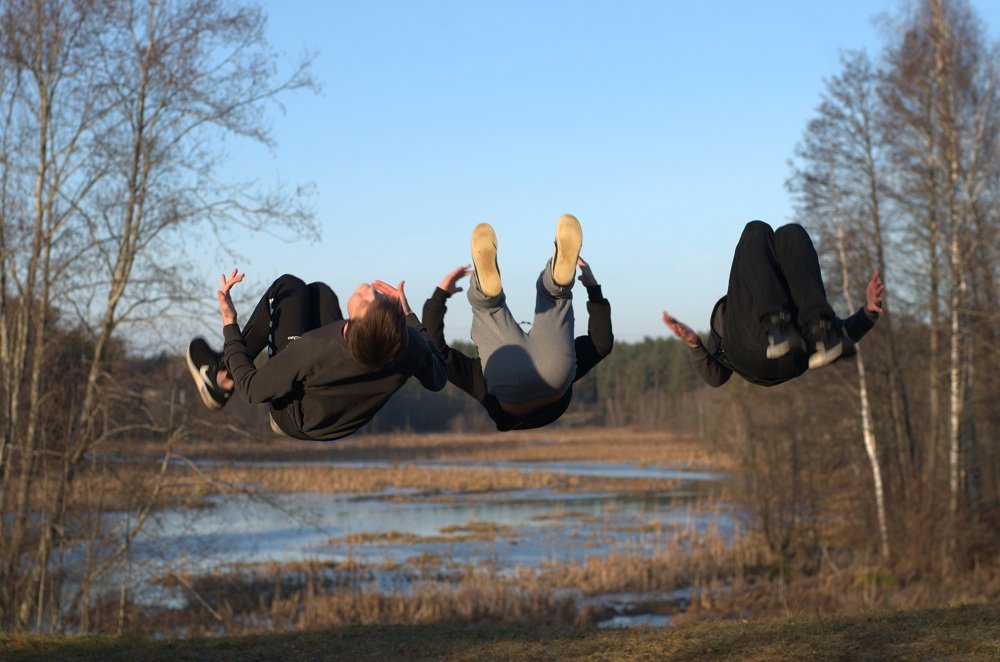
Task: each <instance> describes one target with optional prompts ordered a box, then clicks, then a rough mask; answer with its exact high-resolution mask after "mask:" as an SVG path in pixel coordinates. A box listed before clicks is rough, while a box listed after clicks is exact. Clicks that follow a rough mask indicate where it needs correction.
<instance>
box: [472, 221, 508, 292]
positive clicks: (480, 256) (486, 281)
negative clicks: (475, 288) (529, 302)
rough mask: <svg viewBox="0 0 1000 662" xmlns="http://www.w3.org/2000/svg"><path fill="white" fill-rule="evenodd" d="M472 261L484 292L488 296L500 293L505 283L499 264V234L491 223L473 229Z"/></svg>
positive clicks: (481, 224)
mask: <svg viewBox="0 0 1000 662" xmlns="http://www.w3.org/2000/svg"><path fill="white" fill-rule="evenodd" d="M472 263H473V264H474V265H475V267H476V279H477V280H478V281H479V289H480V290H482V292H483V294H485V295H486V296H488V297H495V296H497V295H498V294H500V292H501V291H502V290H503V283H501V282H500V267H498V266H497V235H496V233H495V232H493V228H492V227H490V224H489V223H480V224H479V225H477V226H476V229H475V230H473V231H472Z"/></svg>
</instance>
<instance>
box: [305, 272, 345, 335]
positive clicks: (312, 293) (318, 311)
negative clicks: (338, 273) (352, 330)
mask: <svg viewBox="0 0 1000 662" xmlns="http://www.w3.org/2000/svg"><path fill="white" fill-rule="evenodd" d="M307 291H308V293H309V328H310V329H318V328H319V327H321V326H326V325H327V324H330V323H331V322H338V321H340V320H342V319H344V314H343V313H342V312H341V311H340V300H339V299H337V295H336V294H334V292H333V290H332V289H330V286H329V285H327V284H326V283H319V282H317V283H309V285H308V286H307Z"/></svg>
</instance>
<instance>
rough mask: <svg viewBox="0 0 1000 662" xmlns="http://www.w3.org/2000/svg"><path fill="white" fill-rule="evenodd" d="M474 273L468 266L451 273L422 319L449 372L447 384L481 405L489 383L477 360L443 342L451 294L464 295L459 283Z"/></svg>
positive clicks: (427, 303)
mask: <svg viewBox="0 0 1000 662" xmlns="http://www.w3.org/2000/svg"><path fill="white" fill-rule="evenodd" d="M470 273H471V271H470V268H469V265H465V266H461V267H458V268H456V269H454V270H452V271H451V272H449V273H448V275H446V276H445V277H444V278H443V279H442V280H441V284H440V285H438V286H437V287H436V288H434V293H433V294H431V296H430V298H429V299H427V301H425V302H424V310H423V319H424V324H425V325H426V327H427V332H428V334H429V336H430V338H431V342H432V343H434V346H435V347H436V348H437V350H438V351H439V352H441V355H442V356H443V357H444V364H445V367H446V368H447V370H448V381H450V382H451V383H452V384H454V385H455V386H457V387H458V388H460V389H462V390H463V391H465V392H466V393H468V394H469V395H471V396H472V397H473V398H475V399H476V400H478V401H479V402H482V401H483V399H484V398H485V397H486V380H485V379H484V378H483V369H482V365H481V364H480V362H479V359H478V358H472V357H470V356H466V355H465V354H463V353H462V352H459V351H458V350H456V349H454V348H452V347H449V346H448V343H447V342H446V341H445V338H444V316H445V313H447V312H448V305H447V301H448V299H449V298H450V297H451V295H452V294H454V293H456V292H461V291H462V288H461V287H459V286H458V282H459V281H460V280H461V279H462V278H464V277H465V276H467V275H469V274H470Z"/></svg>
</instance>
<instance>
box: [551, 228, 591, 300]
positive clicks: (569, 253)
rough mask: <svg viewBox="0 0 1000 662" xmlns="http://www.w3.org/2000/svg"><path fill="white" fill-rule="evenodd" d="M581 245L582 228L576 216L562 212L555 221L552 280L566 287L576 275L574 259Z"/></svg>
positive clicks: (578, 255)
mask: <svg viewBox="0 0 1000 662" xmlns="http://www.w3.org/2000/svg"><path fill="white" fill-rule="evenodd" d="M582 246H583V228H581V227H580V221H578V220H576V216H572V215H570V214H564V215H563V216H562V217H561V218H560V219H559V222H558V223H556V252H555V254H553V256H552V280H554V281H555V283H556V285H559V286H560V287H566V286H567V285H569V284H570V283H572V282H573V278H574V277H575V276H576V260H577V258H579V257H580V248H581V247H582Z"/></svg>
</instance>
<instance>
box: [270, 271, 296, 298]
mask: <svg viewBox="0 0 1000 662" xmlns="http://www.w3.org/2000/svg"><path fill="white" fill-rule="evenodd" d="M267 291H268V295H267V296H268V297H270V298H274V299H283V298H285V297H286V296H288V295H290V294H291V293H293V292H298V293H304V292H305V291H306V284H305V282H304V281H303V280H302V279H301V278H299V277H298V276H293V275H291V274H284V275H282V276H278V278H276V279H275V280H274V282H273V283H271V287H269V288H268V290H267Z"/></svg>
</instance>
